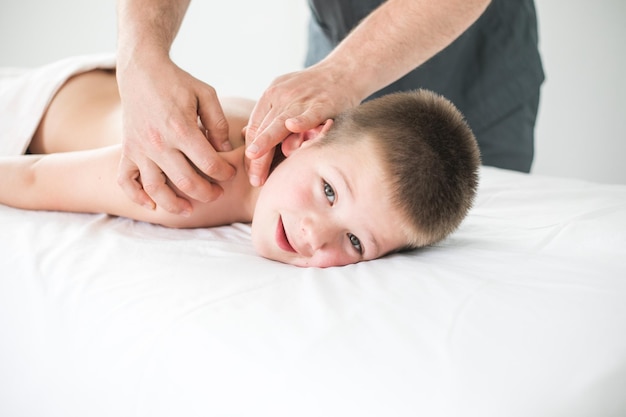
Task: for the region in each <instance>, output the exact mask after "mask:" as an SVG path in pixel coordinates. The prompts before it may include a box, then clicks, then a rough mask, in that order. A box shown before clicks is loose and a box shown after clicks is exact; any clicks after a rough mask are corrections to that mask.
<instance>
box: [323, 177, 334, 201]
mask: <svg viewBox="0 0 626 417" xmlns="http://www.w3.org/2000/svg"><path fill="white" fill-rule="evenodd" d="M324 195H326V198H327V199H328V201H330V204H333V203H334V202H335V190H333V187H331V186H330V184H329V183H327V182H326V181H324Z"/></svg>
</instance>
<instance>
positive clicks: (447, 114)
mask: <svg viewBox="0 0 626 417" xmlns="http://www.w3.org/2000/svg"><path fill="white" fill-rule="evenodd" d="M327 136H328V137H327V139H328V140H327V141H325V142H326V143H333V142H335V141H338V142H344V143H345V141H346V140H347V141H350V140H353V139H362V138H364V137H365V138H370V139H372V140H373V142H374V144H375V146H376V148H377V149H378V150H379V151H380V154H381V155H382V160H383V164H384V166H385V168H386V171H387V173H388V175H389V176H388V179H389V180H390V182H391V184H385V185H386V186H388V187H391V190H388V191H391V193H390V195H391V196H392V198H393V199H394V203H395V205H396V207H398V208H399V209H400V211H401V212H403V213H404V214H405V216H406V220H407V221H408V222H409V224H408V225H407V226H408V227H409V228H410V230H412V231H413V233H410V234H409V235H410V236H411V238H410V241H411V242H410V243H409V247H410V248H415V247H420V246H426V245H430V244H433V243H436V242H438V241H440V240H442V239H443V238H445V237H446V236H447V235H449V234H450V233H451V232H452V231H454V230H455V229H456V228H457V227H458V226H459V224H460V223H461V221H462V220H463V219H464V218H465V216H466V214H467V212H468V211H469V209H470V207H471V206H472V203H473V200H474V196H475V194H476V189H477V187H478V169H479V166H480V152H479V149H478V145H477V142H476V138H475V137H474V134H473V133H472V130H471V129H470V127H469V125H468V124H467V122H466V121H465V118H464V117H463V115H462V114H461V112H460V111H459V110H458V109H457V108H456V107H455V106H454V105H453V104H452V103H451V102H450V101H449V100H447V99H445V98H444V97H442V96H440V95H437V94H435V93H433V92H432V91H428V90H423V89H422V90H415V91H410V92H400V93H393V94H389V95H386V96H383V97H379V98H377V99H374V100H371V101H367V102H365V103H363V104H361V105H360V106H357V107H355V108H353V109H350V110H348V111H346V112H344V113H342V114H341V115H339V116H338V117H337V119H336V120H335V124H334V126H333V128H332V129H331V130H330V131H329V132H328V134H327Z"/></svg>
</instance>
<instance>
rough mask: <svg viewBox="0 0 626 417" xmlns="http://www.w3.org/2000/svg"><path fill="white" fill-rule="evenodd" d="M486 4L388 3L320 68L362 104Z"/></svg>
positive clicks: (478, 0)
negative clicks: (333, 76)
mask: <svg viewBox="0 0 626 417" xmlns="http://www.w3.org/2000/svg"><path fill="white" fill-rule="evenodd" d="M489 3H490V0H438V1H432V0H388V1H387V2H385V3H383V4H382V5H381V6H380V7H379V8H378V9H376V10H375V11H374V12H372V13H371V14H370V15H369V16H368V17H367V18H365V19H364V20H363V21H362V22H361V23H360V24H359V25H358V26H357V27H356V28H355V29H354V30H353V31H352V32H351V33H350V35H349V36H348V37H346V38H345V39H344V40H343V42H342V43H340V44H339V45H338V46H337V48H335V50H334V51H333V52H332V53H331V54H330V55H329V56H328V57H327V58H326V59H324V60H323V61H321V62H320V63H319V64H318V65H320V66H323V67H324V68H325V69H327V70H329V71H330V72H331V73H333V74H336V81H337V82H338V83H339V85H352V88H354V93H355V94H357V95H359V96H360V97H361V98H362V99H364V98H366V97H367V96H369V95H370V94H372V93H374V92H375V91H377V90H379V89H381V88H383V87H385V86H387V85H389V84H391V83H392V82H394V81H396V80H397V79H399V78H401V77H402V76H404V75H406V74H407V73H408V72H410V71H411V70H412V69H414V68H416V67H417V66H419V65H421V64H422V63H424V62H425V61H427V60H428V59H429V58H431V57H432V56H434V55H435V54H437V53H438V52H439V51H441V50H442V49H444V48H445V47H446V46H448V45H449V44H450V43H452V42H453V41H454V40H455V39H456V38H457V37H458V36H460V35H461V34H462V33H463V32H464V31H465V30H466V29H467V28H468V27H469V26H470V25H471V24H472V23H473V22H475V21H476V20H477V19H478V17H480V15H481V14H482V13H483V12H484V10H485V9H486V8H487V6H488V5H489Z"/></svg>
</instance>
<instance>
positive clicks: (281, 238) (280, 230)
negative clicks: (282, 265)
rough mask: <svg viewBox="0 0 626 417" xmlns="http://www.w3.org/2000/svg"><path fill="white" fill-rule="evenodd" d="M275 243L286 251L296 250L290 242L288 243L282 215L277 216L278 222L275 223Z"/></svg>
mask: <svg viewBox="0 0 626 417" xmlns="http://www.w3.org/2000/svg"><path fill="white" fill-rule="evenodd" d="M276 244H277V245H278V247H279V248H281V249H282V250H284V251H286V252H294V253H295V252H296V250H295V249H294V248H293V246H291V243H289V238H288V237H287V232H286V231H285V226H284V225H283V218H282V216H279V217H278V224H277V225H276Z"/></svg>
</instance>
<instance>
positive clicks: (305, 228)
mask: <svg viewBox="0 0 626 417" xmlns="http://www.w3.org/2000/svg"><path fill="white" fill-rule="evenodd" d="M300 226H301V233H302V235H301V236H302V243H303V244H304V245H305V246H306V247H307V249H308V252H310V253H306V255H312V254H313V253H314V252H315V251H318V250H320V249H322V248H324V247H325V246H327V245H329V244H330V243H331V242H332V241H333V240H335V234H336V233H335V232H334V230H335V228H334V227H333V225H332V223H331V221H330V219H328V218H324V217H311V216H305V217H303V218H302V221H301V224H300Z"/></svg>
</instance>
